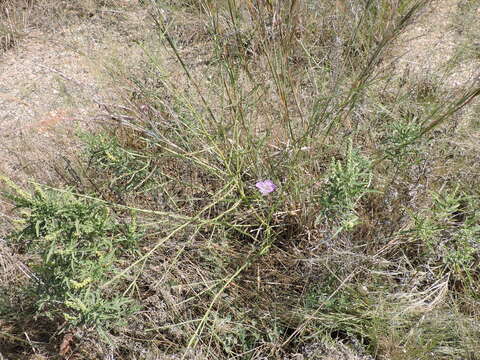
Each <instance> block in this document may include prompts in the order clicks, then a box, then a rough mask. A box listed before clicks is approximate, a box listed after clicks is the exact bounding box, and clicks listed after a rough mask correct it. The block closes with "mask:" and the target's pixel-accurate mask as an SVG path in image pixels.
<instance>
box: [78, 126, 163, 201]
mask: <svg viewBox="0 0 480 360" xmlns="http://www.w3.org/2000/svg"><path fill="white" fill-rule="evenodd" d="M83 140H84V141H85V143H86V145H87V149H86V154H85V155H86V157H87V158H88V159H89V160H88V164H89V165H90V166H91V167H93V168H94V169H95V170H96V172H97V173H98V174H101V179H108V181H109V183H108V186H109V188H111V189H114V190H119V191H122V192H132V191H139V190H145V189H146V188H147V189H148V187H149V185H151V184H152V182H151V180H150V177H151V176H152V175H153V173H154V172H155V166H154V163H153V160H152V159H151V158H149V157H147V156H145V155H142V154H141V153H139V152H137V151H135V150H131V149H126V148H125V147H123V146H121V145H120V144H119V141H118V139H117V138H116V137H115V136H109V135H107V134H98V135H84V136H83Z"/></svg>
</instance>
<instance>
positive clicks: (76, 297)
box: [0, 0, 480, 360]
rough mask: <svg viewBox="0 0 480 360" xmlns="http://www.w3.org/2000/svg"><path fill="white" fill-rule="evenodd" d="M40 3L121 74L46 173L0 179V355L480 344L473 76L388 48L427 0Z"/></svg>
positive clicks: (305, 352) (355, 351) (426, 355)
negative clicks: (88, 127) (270, 186)
mask: <svg viewBox="0 0 480 360" xmlns="http://www.w3.org/2000/svg"><path fill="white" fill-rule="evenodd" d="M39 4H41V6H42V7H41V9H43V10H42V11H41V12H40V13H42V14H43V15H42V16H53V15H52V14H54V15H55V17H54V18H55V19H56V22H55V24H56V25H55V26H56V27H57V29H62V28H63V29H64V30H65V29H66V28H67V25H66V24H69V26H73V27H74V28H75V29H82V28H83V27H85V26H87V25H92V26H94V27H95V29H96V30H99V31H102V32H101V33H100V34H96V38H94V39H93V40H92V42H85V41H86V39H87V38H88V36H87V37H79V38H74V39H72V38H68V37H66V38H65V39H70V41H69V42H67V41H66V44H68V45H69V46H75V48H76V51H77V52H78V53H81V54H83V55H84V56H85V55H86V57H87V58H89V59H90V61H87V63H88V64H90V65H89V66H91V68H93V67H94V65H93V64H94V63H95V62H98V61H99V60H101V64H102V65H103V66H102V69H101V70H102V71H103V73H102V74H101V77H99V78H98V79H99V80H97V81H99V82H98V84H100V85H101V86H103V87H106V88H107V89H111V91H114V92H115V96H112V97H110V98H109V101H100V100H99V99H98V98H94V95H91V93H89V92H88V91H86V92H83V93H82V96H83V97H85V99H86V100H88V96H89V95H91V96H92V98H94V100H95V101H96V102H97V103H101V104H102V105H101V114H100V115H97V116H96V119H97V120H98V122H97V124H98V125H96V127H95V131H94V132H92V133H90V134H86V133H83V135H81V139H82V141H81V142H78V143H77V145H76V147H75V151H77V154H70V155H64V158H65V159H66V160H67V163H68V166H65V165H63V164H62V163H58V161H55V159H50V160H49V163H50V165H51V166H52V167H53V168H54V169H56V171H55V174H56V175H55V178H54V179H52V181H50V182H49V183H48V182H47V181H43V180H41V179H40V180H38V179H39V178H38V177H37V176H36V174H35V173H33V174H32V175H33V181H35V180H36V181H41V182H42V183H43V185H42V186H34V185H32V184H31V183H28V182H26V181H25V182H24V183H25V185H22V186H20V187H18V186H17V185H15V184H13V183H12V181H11V180H9V178H12V174H8V175H9V178H3V189H6V192H7V193H8V194H10V196H5V197H4V198H2V201H3V202H4V204H5V207H12V206H14V205H16V206H17V207H23V208H24V210H25V212H24V213H16V212H13V211H8V216H9V218H10V220H9V221H8V222H7V223H8V224H9V225H8V234H6V235H7V236H6V237H5V241H2V242H1V243H0V246H2V249H4V252H3V253H2V255H1V256H0V260H1V263H0V264H1V265H2V266H3V268H4V269H5V272H6V273H8V274H11V275H9V276H8V277H6V276H5V277H4V278H3V279H2V283H1V284H0V285H1V288H0V289H1V290H2V291H3V290H4V289H5V290H7V289H8V290H9V292H8V293H6V294H5V295H4V296H1V297H0V300H1V302H0V314H1V315H2V320H0V326H1V328H0V345H2V347H0V348H1V349H2V350H0V354H1V355H3V356H6V357H9V358H10V357H12V358H16V357H20V358H34V356H36V358H45V359H48V358H56V357H59V356H60V357H66V358H78V359H94V358H95V359H96V358H106V357H108V358H120V359H138V358H145V359H150V358H151V359H154V358H155V359H180V358H183V359H237V358H241V359H292V360H293V359H352V360H353V359H385V360H396V359H452V358H454V359H465V358H469V357H470V358H475V356H476V354H477V353H478V351H479V350H480V349H478V344H477V342H476V339H477V338H478V321H479V314H478V311H477V308H478V297H477V295H476V294H477V293H478V290H479V289H478V274H479V273H478V259H479V257H478V256H479V254H478V239H479V232H480V231H479V227H480V213H479V212H478V208H479V203H480V196H479V194H478V179H477V177H476V176H475V174H478V172H479V171H480V168H479V165H478V154H477V153H478V151H477V150H478V146H477V144H476V140H477V139H478V133H479V129H478V124H476V123H475V120H474V119H475V118H476V115H478V106H477V105H476V103H475V100H476V96H477V95H478V94H479V90H478V84H476V83H474V82H473V80H474V79H473V78H472V77H469V78H464V79H463V81H462V82H461V83H460V82H459V83H458V84H457V85H456V86H455V88H454V89H452V88H451V87H449V86H445V84H444V83H443V82H442V79H447V78H448V76H452V75H451V74H455V69H458V68H457V66H460V65H458V64H459V60H458V59H459V58H458V56H456V52H455V51H454V49H453V50H452V53H451V54H452V58H451V59H450V61H446V62H442V63H441V64H439V65H438V67H435V66H436V65H435V66H434V64H432V66H433V67H434V68H433V69H432V71H433V72H435V71H437V72H441V71H443V72H441V73H439V74H438V77H428V76H423V75H424V74H421V73H419V72H418V71H417V69H413V70H411V71H410V72H409V71H406V70H405V68H404V67H403V65H402V63H401V61H402V60H400V61H399V60H398V59H397V58H396V54H398V53H402V51H401V49H399V46H405V45H400V44H402V43H403V44H405V43H406V44H407V45H406V46H410V45H409V44H410V43H409V42H408V41H407V40H408V38H409V36H408V35H409V31H413V32H415V29H418V28H416V26H421V24H422V23H423V22H424V21H426V20H424V19H428V16H430V15H429V13H428V12H424V9H425V7H424V6H425V5H432V2H430V1H420V2H417V1H413V0H412V1H410V0H409V1H406V0H405V1H393V0H371V1H366V2H365V4H363V3H360V2H356V1H333V0H332V1H326V2H319V3H317V2H312V1H304V2H300V1H295V0H291V1H287V2H281V1H272V2H262V1H253V0H252V1H246V2H238V1H232V0H225V1H218V2H215V1H189V2H183V1H182V2H178V1H165V2H162V3H159V2H143V3H133V2H118V1H116V2H114V1H108V2H96V1H92V2H85V3H82V4H73V5H72V4H70V3H68V4H69V5H68V6H66V7H64V8H61V7H60V6H58V5H59V3H58V2H54V1H47V0H44V1H43V2H39ZM445 4H446V3H445ZM464 6H466V5H464ZM60 8H61V9H62V10H61V11H60V10H59V9H60ZM462 9H464V8H462ZM147 14H150V15H149V16H146V15H147ZM422 14H423V15H422ZM442 14H443V13H442ZM420 15H422V16H425V18H422V17H420V20H419V21H420V22H416V20H417V19H418V18H417V17H418V16H420ZM442 16H443V15H442ZM139 19H141V21H139ZM451 21H452V22H454V21H455V19H454V16H453V15H452V20H451ZM132 24H136V26H142V24H143V26H144V28H143V29H144V30H145V31H144V32H142V31H138V29H137V30H136V32H134V33H132V32H130V30H133V27H132ZM419 24H420V25H419ZM472 24H474V23H472ZM110 27H114V28H115V30H114V31H112V29H111V28H110ZM122 28H123V29H124V30H125V31H124V32H122ZM412 29H413V30H412ZM469 29H471V30H470V31H475V28H474V27H472V28H469ZM150 30H154V32H153V31H150ZM56 31H58V30H56ZM432 31H433V30H432ZM439 31H440V30H439ZM464 31H466V30H464ZM88 34H91V33H88ZM469 34H470V33H469ZM92 36H93V35H92ZM455 36H463V35H462V34H459V35H458V34H457V35H455ZM99 38H103V39H104V40H105V39H106V40H105V41H104V42H102V41H100V40H99ZM469 38H471V35H469V37H465V38H463V37H462V39H465V41H467V40H466V39H469ZM122 39H123V40H125V42H127V43H128V44H130V45H131V46H130V47H129V48H128V49H126V47H125V46H123V45H122V44H121V43H119V40H120V41H121V40H122ZM85 44H90V45H85ZM102 44H103V45H105V47H106V49H105V48H104V49H103V50H102V51H98V52H94V51H89V47H91V46H99V47H101V46H102ZM135 49H137V50H135ZM139 49H140V50H141V51H138V50H139ZM404 50H405V48H404ZM130 55H131V57H129V56H130ZM407 59H408V56H407ZM470 61H472V60H471V57H465V58H462V64H467V63H468V64H469V66H470V64H471V62H470ZM446 64H447V65H448V66H447V65H446ZM462 66H463V65H462ZM102 71H100V70H99V69H97V70H96V71H93V72H92V73H95V74H99V73H101V72H102ZM107 76H110V78H108V77H107ZM100 81H101V82H100ZM472 84H473V87H472ZM447 85H448V84H447ZM97 112H98V110H97ZM68 114H69V112H62V111H56V112H50V113H48V116H47V117H45V118H43V117H41V118H39V119H36V120H35V122H33V123H32V124H30V125H28V126H30V127H32V128H33V127H34V128H36V129H37V130H39V131H40V132H48V131H49V130H48V129H49V128H50V127H54V126H57V124H58V123H61V122H62V121H63V120H61V119H64V118H65V117H68V116H69V115H68ZM17 151H18V150H17ZM264 179H271V180H272V181H273V182H274V183H275V184H276V185H277V186H278V188H277V190H276V191H274V192H272V193H270V194H268V195H266V196H261V195H260V194H259V193H258V191H257V189H256V187H255V183H256V181H258V180H264ZM15 182H17V183H18V184H22V182H21V179H20V177H19V179H18V180H17V179H15ZM49 189H50V190H49ZM25 190H30V192H28V193H25ZM12 194H16V195H15V196H14V197H12V196H11V195H12ZM31 194H33V195H31ZM91 208H93V209H104V210H98V211H97V210H95V211H96V212H94V211H90V210H88V209H91ZM85 209H87V210H88V211H87V210H85ZM5 214H7V212H6V211H5ZM52 214H53V215H52ZM101 214H108V216H107V215H101ZM90 215H91V216H90ZM103 216H105V217H103ZM56 218H59V219H68V221H67V220H62V221H61V220H58V221H56V220H55V219H56ZM19 219H22V221H23V222H21V223H20V224H19V225H18V226H16V230H17V232H15V231H14V230H15V229H13V226H12V225H13V223H14V220H19ZM102 219H103V220H102ZM72 224H73V225H72ZM92 224H94V225H92ZM92 226H93V227H94V229H95V231H92V230H91V227H92ZM6 233H7V232H6ZM39 244H41V245H39ZM113 244H119V245H113ZM72 249H73V250H72ZM105 249H110V250H109V251H111V253H110V257H108V259H109V260H108V262H105V261H106V260H105V259H106V257H105V253H108V251H107V252H106V251H105ZM112 249H115V250H112ZM89 252H92V253H93V255H89V254H88V253H89ZM86 253H87V255H85V254H86ZM52 259H53V260H52ZM64 259H68V262H67V263H66V265H65V263H64V262H62V261H64ZM92 259H93V260H92ZM60 260H61V261H60ZM101 264H104V265H101ZM109 266H113V268H112V269H113V270H105V269H110V267H109ZM72 269H82V270H81V271H78V272H74V273H72V271H71V270H72ZM48 274H57V275H55V276H53V277H49V275H48ZM92 274H96V275H95V276H96V277H95V276H94V275H92ZM47 275H48V276H47ZM34 276H37V277H40V280H36V279H35V277H34ZM92 278H93V280H92ZM45 283H47V284H48V286H49V287H50V289H51V291H50V292H48V291H43V292H42V290H41V289H42V287H41V286H40V287H38V284H45ZM72 284H73V285H72ZM97 288H98V289H99V292H98V293H97V292H95V291H96V290H97ZM53 289H56V290H55V291H57V292H55V291H53ZM35 291H36V292H35ZM93 293H95V294H96V295H95V296H97V297H96V298H95V299H96V302H93V303H92V302H89V300H88V299H89V298H88V296H90V295H89V294H93ZM119 296H122V297H129V298H131V299H133V300H134V301H135V302H136V304H138V305H140V306H141V309H140V310H138V311H137V312H136V314H135V315H134V316H130V317H127V313H128V312H126V311H124V310H125V309H124V308H123V307H122V306H119V307H116V306H115V305H114V303H113V302H112V300H114V299H116V298H117V297H119ZM97 303H101V304H106V305H102V306H101V307H96V306H97V305H96V304H97ZM39 304H40V305H39ZM72 304H73V305H72ZM79 304H80V305H79ZM18 306H20V307H22V310H23V313H22V315H21V316H19V315H18V311H17V310H18V309H17V307H18ZM39 306H40V307H39ZM39 308H40V309H42V310H41V311H39ZM65 314H66V315H65ZM102 319H108V321H106V320H104V321H102ZM112 319H113V320H118V321H113V320H112ZM122 321H123V323H122ZM34 324H35V325H34ZM4 349H5V350H4ZM2 352H4V353H2Z"/></svg>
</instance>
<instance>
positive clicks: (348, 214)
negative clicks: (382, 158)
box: [317, 142, 372, 230]
mask: <svg viewBox="0 0 480 360" xmlns="http://www.w3.org/2000/svg"><path fill="white" fill-rule="evenodd" d="M371 179H372V172H371V164H370V161H369V160H368V159H367V158H365V157H364V156H362V155H361V154H360V153H359V152H358V151H356V150H355V149H353V146H352V143H351V142H350V144H349V146H348V148H347V153H346V155H345V160H344V161H343V162H342V161H340V160H332V163H331V165H330V170H329V172H328V176H327V181H326V186H325V188H324V191H323V194H322V196H321V199H320V202H321V204H322V205H323V209H322V214H321V215H320V216H319V217H318V218H317V222H318V221H321V220H323V219H324V218H328V219H329V220H337V219H338V220H339V221H340V224H341V228H342V229H346V230H350V229H352V228H354V227H355V226H356V225H357V224H358V223H359V221H360V220H359V217H358V215H357V213H356V207H357V206H358V203H359V201H360V199H361V198H362V197H363V196H364V195H365V194H367V193H368V192H370V191H371V190H369V187H370V182H371Z"/></svg>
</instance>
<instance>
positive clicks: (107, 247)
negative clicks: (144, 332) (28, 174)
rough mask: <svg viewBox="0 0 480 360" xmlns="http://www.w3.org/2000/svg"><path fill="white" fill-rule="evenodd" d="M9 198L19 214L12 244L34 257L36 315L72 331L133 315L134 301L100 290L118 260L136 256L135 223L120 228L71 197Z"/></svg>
mask: <svg viewBox="0 0 480 360" xmlns="http://www.w3.org/2000/svg"><path fill="white" fill-rule="evenodd" d="M10 197H11V198H12V200H13V201H14V203H15V206H16V207H17V209H19V210H20V209H21V210H22V220H21V227H22V229H21V230H19V231H18V232H16V233H14V234H12V235H11V236H10V241H11V242H12V243H14V244H16V245H17V246H18V247H20V248H24V249H25V250H26V251H27V252H28V253H31V254H32V255H37V256H38V260H36V259H37V258H34V259H35V260H32V263H31V264H30V266H31V268H32V269H33V270H34V272H35V274H36V276H37V277H38V279H37V282H36V284H33V285H32V287H31V288H30V291H32V294H33V296H34V297H35V299H36V307H37V315H38V316H46V317H49V318H52V319H55V318H58V317H59V316H63V318H64V320H65V321H66V322H67V323H68V324H69V325H72V326H73V325H81V324H85V325H88V326H96V327H99V328H102V327H106V328H108V327H109V326H112V325H114V324H119V323H122V322H124V321H125V320H126V318H127V317H128V315H129V314H132V312H133V311H135V306H133V303H132V300H131V299H129V298H126V297H124V296H122V295H120V294H110V293H109V291H108V289H102V284H103V283H104V282H105V281H106V280H107V279H109V278H110V277H111V276H112V274H114V273H115V272H116V269H117V265H118V263H119V260H120V258H121V256H123V255H125V254H128V253H133V254H134V253H135V252H136V247H137V243H138V240H139V236H140V235H141V233H140V231H139V229H137V227H136V225H135V221H134V220H132V223H131V224H128V225H125V224H121V223H119V222H118V221H115V220H114V219H113V216H112V215H111V213H110V211H109V210H108V209H107V208H106V207H105V206H104V205H103V204H102V203H100V202H97V201H94V200H85V199H83V198H81V197H79V196H76V195H74V194H73V193H71V192H69V191H54V190H42V189H41V188H39V187H37V188H36V190H35V192H34V193H33V194H31V195H30V194H26V193H18V192H17V193H16V194H15V195H13V196H10Z"/></svg>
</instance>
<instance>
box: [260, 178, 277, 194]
mask: <svg viewBox="0 0 480 360" xmlns="http://www.w3.org/2000/svg"><path fill="white" fill-rule="evenodd" d="M255 186H256V187H257V189H258V190H259V191H260V192H261V193H262V195H267V194H270V193H271V192H272V191H275V189H276V188H277V185H275V184H274V183H273V181H272V180H264V181H258V182H257V183H256V184H255Z"/></svg>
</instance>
